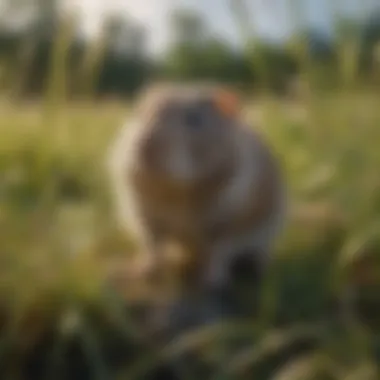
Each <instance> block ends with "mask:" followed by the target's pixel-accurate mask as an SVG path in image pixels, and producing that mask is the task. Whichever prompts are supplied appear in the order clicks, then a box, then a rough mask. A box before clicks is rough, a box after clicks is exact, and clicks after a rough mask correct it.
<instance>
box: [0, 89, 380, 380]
mask: <svg viewBox="0 0 380 380" xmlns="http://www.w3.org/2000/svg"><path fill="white" fill-rule="evenodd" d="M53 111H54V112H52V109H50V108H49V109H47V108H44V107H43V105H41V104H15V103H14V104H12V103H7V102H5V101H4V102H2V104H1V105H0V115H1V117H0V137H1V138H0V172H1V176H0V247H1V256H0V259H1V262H2V264H1V267H0V270H1V282H0V297H1V298H0V299H1V305H2V314H1V317H2V318H1V321H2V323H1V327H2V328H1V331H2V335H1V341H0V371H1V372H0V373H1V376H0V377H1V378H2V379H4V380H5V379H18V378H30V379H31V378H33V379H40V378H48V379H58V378H60V379H61V378H62V379H63V378H68V376H69V375H68V374H70V376H71V377H73V378H78V379H79V378H80V379H86V378H91V379H92V378H93V379H99V380H100V379H111V378H112V379H113V378H115V379H132V378H138V374H139V373H140V372H139V370H141V369H143V370H144V369H145V370H147V371H148V369H149V363H150V362H154V360H151V358H148V359H146V358H145V357H146V356H149V357H150V356H151V353H150V352H148V349H147V348H141V354H142V356H141V360H140V359H139V358H140V356H139V358H136V359H135V356H134V355H137V354H138V353H140V348H133V349H131V347H130V346H128V344H129V342H130V341H132V336H133V334H132V333H133V332H135V330H136V329H135V328H132V329H130V327H131V324H130V323H129V322H128V321H127V318H126V316H125V315H124V314H125V310H124V305H123V303H122V301H121V298H122V297H120V294H117V293H116V292H115V291H112V290H111V289H109V287H107V286H106V284H105V281H104V278H105V276H106V275H107V272H108V268H109V265H108V264H110V265H111V264H112V263H117V267H118V268H119V269H120V262H122V263H123V262H126V259H127V258H128V255H129V254H130V253H131V252H132V246H131V244H130V242H129V241H128V239H127V237H125V236H122V235H121V234H120V232H119V231H118V230H117V228H116V225H115V220H114V216H113V213H112V210H111V208H110V197H109V193H108V188H107V177H106V175H105V172H104V157H105V153H106V149H107V146H108V143H109V141H110V139H111V138H112V137H113V133H114V132H115V130H116V128H118V127H119V126H120V124H121V123H122V122H123V120H124V119H125V118H126V117H127V115H128V107H127V105H125V104H121V103H111V102H110V103H107V104H106V103H104V104H91V103H83V104H79V103H77V104H74V105H72V104H63V103H62V104H61V105H59V106H55V107H54V109H53ZM247 111H248V116H250V117H252V118H254V115H253V114H255V115H256V116H257V115H258V114H259V116H260V120H261V125H260V127H261V128H262V131H263V133H264V134H265V136H266V137H267V139H268V141H269V142H270V144H272V146H273V148H274V149H275V151H276V152H277V154H278V157H279V160H280V161H281V163H282V165H283V168H284V172H285V175H286V178H287V180H288V183H289V192H290V198H291V202H292V203H291V207H290V209H291V215H290V218H289V224H288V227H287V230H286V232H285V233H284V236H283V237H282V239H281V241H279V244H278V250H277V259H276V262H275V264H274V265H273V270H272V272H271V274H270V276H269V278H268V281H267V286H266V287H265V289H264V294H263V305H262V309H261V311H262V314H260V315H261V316H262V317H260V318H258V319H257V320H256V319H252V320H251V321H250V323H249V324H248V327H247V326H246V327H244V328H243V327H242V330H243V331H244V332H243V334H244V335H245V336H246V337H247V336H252V344H251V345H250V347H249V348H248V349H246V351H245V352H243V353H239V355H236V356H234V355H229V356H228V357H227V359H226V357H224V356H223V354H222V353H220V352H216V351H218V350H214V349H213V348H212V347H211V346H210V344H207V343H205V342H204V343H203V345H204V347H203V348H204V350H203V351H204V356H205V358H206V357H207V359H210V358H214V359H215V358H216V359H219V360H221V362H222V363H223V370H221V369H220V368H221V366H217V367H218V368H219V372H218V371H217V372H218V373H215V374H213V377H211V378H215V379H240V378H252V376H253V375H252V374H254V378H255V379H257V380H261V379H276V380H280V379H281V380H285V379H292V380H297V379H300V380H308V379H318V380H319V379H321V380H324V379H339V380H340V379H347V380H348V379H352V380H365V379H378V378H379V373H378V372H377V371H378V368H377V363H378V360H379V354H380V351H379V349H380V345H379V343H380V340H379V338H380V336H378V331H379V330H378V328H379V327H380V324H379V322H380V314H379V313H380V302H378V299H379V300H380V297H379V296H378V295H377V294H376V293H377V292H378V291H379V290H380V272H379V268H380V261H379V249H380V175H379V168H380V150H379V143H380V128H379V125H380V94H378V93H376V92H374V91H371V90H369V89H366V88H364V89H362V88H355V89H351V90H349V91H348V90H345V91H343V90H341V91H336V92H329V93H318V92H311V93H310V94H308V96H305V97H303V101H302V102H298V103H297V104H288V103H286V102H285V101H283V100H278V99H275V98H273V97H269V98H264V97H263V98H260V99H257V100H255V101H254V102H252V105H247ZM251 111H252V112H251ZM253 111H254V112H253ZM130 290H131V289H130V288H129V289H122V293H121V294H124V293H123V292H126V293H127V292H128V291H129V293H131V292H130ZM379 294H380V293H379ZM355 295H356V298H355V297H352V296H355ZM337 299H340V300H342V303H343V304H344V305H343V307H344V308H345V313H344V316H343V317H342V318H341V319H336V318H335V317H334V318H333V315H336V313H335V312H334V309H335V306H336V300H337ZM100 316H101V318H100ZM74 327H76V329H75V328H74ZM74 330H75V331H76V334H77V335H76V336H77V337H78V336H79V340H78V339H77V340H75V342H74V340H73V338H72V336H73V335H70V331H74ZM72 334H74V333H72ZM236 334H239V329H236ZM297 336H301V337H309V338H307V339H306V338H305V339H306V340H309V341H312V342H313V343H312V344H311V345H310V347H308V348H307V347H306V346H307V345H306V346H305V348H304V349H302V350H301V351H302V354H300V355H295V354H294V356H292V355H291V352H292V349H291V347H292V345H293V342H294V340H295V339H298V338H297ZM299 339H301V338H299ZM227 341H228V340H227ZM41 342H42V343H41ZM73 342H74V343H73ZM78 342H79V343H78ZM305 344H306V343H305ZM231 345H232V343H231ZM217 346H218V345H217ZM220 346H221V344H219V349H220ZM227 346H228V345H227ZM223 347H224V346H223ZM179 349H180V348H178V347H177V350H179ZM169 351H170V350H169ZM203 351H202V352H203ZM68 352H69V353H68ZM131 352H133V355H132V354H131ZM276 353H277V354H278V355H277V354H276ZM285 354H286V355H285ZM70 355H71V356H70ZM81 355H82V356H83V357H84V359H83V360H82V361H83V362H79V361H78V360H79V359H78V357H82V356H81ZM123 355H124V356H123ZM128 355H129V356H128ZM276 355H277V356H276ZM126 357H128V358H129V359H126ZM62 358H65V359H64V360H66V362H67V361H70V360H71V359H70V358H76V359H78V360H77V361H75V360H74V359H73V360H74V362H75V364H73V363H72V362H73V360H72V361H71V362H70V363H71V364H70V365H71V367H70V365H69V367H70V368H71V369H66V371H68V372H65V371H64V370H63V368H64V366H63V364H62V363H63V359H62ZM132 358H133V359H132ZM285 358H286V360H285ZM44 360H46V362H45V361H44ZM144 360H145V361H144ZM210 360H211V359H210ZM114 362H121V363H122V364H123V365H122V366H121V368H120V370H119V373H118V375H117V376H116V375H115V376H114V375H113V372H112V375H111V372H110V371H111V370H110V368H111V367H112V366H113V364H112V363H114ZM46 363H47V365H45V364H46ZM85 363H87V364H85ZM144 363H145V364H144ZM60 366H61V367H60ZM65 368H66V367H65ZM73 368H76V369H75V372H70V370H71V371H74V369H73ZM78 368H79V369H78ZM247 368H250V370H251V372H250V374H251V377H250V376H248V375H247V373H246V369H247ZM81 371H82V372H81ZM83 371H84V372H83ZM86 371H87V372H86ZM136 371H137V372H136ZM252 371H253V372H252ZM85 373H91V374H92V375H91V376H90V377H86V376H87V375H85ZM26 374H28V376H29V377H28V376H26ZM133 374H135V375H136V376H135V377H134V376H133ZM23 376H24V377H23ZM33 376H34V377H33ZM65 376H67V377H65ZM76 376H77V377H76ZM88 376H89V375H88ZM162 376H165V375H162ZM140 378H144V379H146V378H148V377H146V376H145V377H144V376H142V377H140ZM163 378H168V377H163ZM188 378H193V377H191V376H188ZM207 378H209V377H207Z"/></svg>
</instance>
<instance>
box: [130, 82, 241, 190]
mask: <svg viewBox="0 0 380 380" xmlns="http://www.w3.org/2000/svg"><path fill="white" fill-rule="evenodd" d="M237 104H238V103H237V101H236V98H235V95H234V94H233V93H231V92H229V91H227V90H223V89H219V88H215V87H201V86H186V85H182V86H181V85H167V86H159V87H157V88H150V89H148V90H147V92H146V93H145V94H144V95H143V96H142V98H141V101H140V102H139V104H138V108H137V115H138V116H137V119H138V124H139V128H141V139H140V141H139V144H140V145H139V162H140V164H142V165H143V167H144V168H145V169H146V170H150V171H151V172H152V173H155V174H157V175H158V174H159V175H160V176H161V177H163V178H164V177H166V178H169V179H170V180H172V181H177V182H183V183H186V182H187V183H192V182H195V181H197V180H201V179H202V178H205V177H207V176H210V175H212V174H213V173H214V172H215V171H218V170H223V169H222V167H223V166H226V165H230V162H231V160H232V159H233V156H234V154H235V151H236V149H235V146H234V132H233V130H234V128H236V126H235V124H236V123H237V120H236V114H237Z"/></svg>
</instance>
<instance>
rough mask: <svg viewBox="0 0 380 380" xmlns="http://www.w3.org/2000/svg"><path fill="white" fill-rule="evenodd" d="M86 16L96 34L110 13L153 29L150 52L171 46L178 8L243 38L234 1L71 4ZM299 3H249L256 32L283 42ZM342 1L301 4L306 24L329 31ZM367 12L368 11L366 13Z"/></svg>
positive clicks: (364, 0)
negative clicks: (333, 13) (231, 8)
mask: <svg viewBox="0 0 380 380" xmlns="http://www.w3.org/2000/svg"><path fill="white" fill-rule="evenodd" d="M67 1H71V3H72V5H74V6H75V7H77V9H78V10H79V11H80V12H81V14H82V15H83V21H84V29H85V30H86V32H87V33H88V34H94V33H96V31H97V30H98V29H99V28H98V27H99V24H100V22H101V19H102V15H104V14H105V12H107V11H110V10H118V11H121V12H126V13H128V14H129V15H130V16H132V17H133V18H135V19H136V20H138V21H140V22H141V23H143V24H144V25H147V26H149V28H150V29H151V31H152V33H151V40H150V41H149V48H150V50H151V51H152V52H153V53H156V52H160V51H162V50H163V49H165V47H166V46H167V45H168V43H170V39H171V37H172V36H171V33H170V30H169V25H168V21H169V17H170V12H171V11H172V10H173V9H175V7H177V6H182V7H186V8H190V9H195V10H197V11H199V12H200V13H201V14H202V15H203V16H204V17H205V18H206V20H207V22H208V23H209V24H210V27H211V28H212V30H213V31H214V32H215V33H217V34H218V35H219V36H221V37H224V38H227V39H228V40H229V41H231V42H232V43H237V42H238V41H239V34H238V31H237V30H236V25H235V22H234V19H233V18H232V15H231V13H230V12H229V9H228V1H230V0H67ZM292 1H293V2H294V1H297V0H246V3H247V4H249V13H250V15H249V16H250V19H251V21H252V24H253V25H254V28H255V29H254V30H255V31H256V32H257V33H259V34H260V35H263V36H265V37H268V38H271V39H279V38H282V37H284V36H287V35H288V34H289V33H291V31H292V30H293V27H294V15H293V16H292V13H290V12H289V7H287V4H289V2H292ZM334 2H335V3H336V4H338V3H339V0H298V3H302V4H303V14H304V17H303V22H305V23H307V24H308V25H311V26H316V27H319V28H322V29H325V30H328V29H329V27H330V26H331V15H330V5H331V4H332V3H334ZM375 3H376V0H340V4H341V6H340V8H341V10H342V11H343V12H345V13H346V14H349V15H351V14H358V13H360V12H362V13H365V9H367V10H368V9H371V8H373V6H374V4H375ZM363 10H364V11H363Z"/></svg>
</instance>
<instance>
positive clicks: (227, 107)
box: [214, 89, 241, 117]
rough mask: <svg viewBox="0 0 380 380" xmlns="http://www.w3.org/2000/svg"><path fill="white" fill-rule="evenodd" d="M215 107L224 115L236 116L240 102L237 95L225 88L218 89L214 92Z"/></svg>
mask: <svg viewBox="0 0 380 380" xmlns="http://www.w3.org/2000/svg"><path fill="white" fill-rule="evenodd" d="M214 101H215V105H216V107H217V109H218V110H219V111H220V112H221V113H222V114H223V115H225V116H229V117H233V116H236V115H237V114H238V113H239V111H240V106H241V102H240V99H239V96H238V95H237V94H236V93H235V92H233V91H231V90H225V89H218V90H217V91H216V92H215V94H214Z"/></svg>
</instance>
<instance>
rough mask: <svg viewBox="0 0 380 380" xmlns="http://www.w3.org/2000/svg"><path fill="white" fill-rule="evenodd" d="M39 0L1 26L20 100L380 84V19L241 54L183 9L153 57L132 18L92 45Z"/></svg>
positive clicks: (113, 22)
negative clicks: (170, 38)
mask: <svg viewBox="0 0 380 380" xmlns="http://www.w3.org/2000/svg"><path fill="white" fill-rule="evenodd" d="M36 1H37V0H36ZM38 1H39V3H38V4H39V8H37V9H39V11H37V12H36V13H35V15H34V18H31V19H30V20H29V22H25V23H24V25H21V27H20V26H19V27H18V28H15V27H14V26H12V24H11V23H9V24H7V23H6V22H4V21H7V20H6V18H5V20H4V18H3V20H0V86H1V87H0V89H2V90H12V91H14V92H15V93H16V94H17V95H20V96H39V95H41V94H42V93H44V91H47V90H48V89H49V88H50V87H51V86H52V83H53V85H54V86H56V85H57V83H59V84H60V85H61V86H64V89H65V91H66V93H68V94H69V95H70V96H72V97H76V96H78V97H79V96H87V95H90V94H91V96H97V97H104V96H115V97H129V96H132V95H133V94H134V93H135V92H136V91H137V90H139V89H140V87H141V86H143V85H144V84H145V83H146V82H148V81H150V80H152V79H155V78H168V79H176V80H181V81H187V80H189V81H190V80H203V79H208V80H217V81H220V82H225V83H229V84H234V85H239V86H241V87H242V88H247V89H250V88H252V87H253V86H260V85H265V86H267V88H269V89H272V90H275V91H279V92H281V91H284V90H286V88H287V85H288V83H289V81H291V79H292V78H294V77H295V76H296V75H297V74H298V73H300V72H302V73H305V72H306V73H308V72H312V73H313V74H316V75H313V77H314V78H317V79H316V81H317V82H318V84H320V85H322V84H325V85H331V84H333V83H334V81H336V79H337V78H338V77H339V75H341V71H342V67H348V69H346V71H347V70H348V71H349V70H351V72H353V71H354V72H355V75H360V76H362V77H363V79H365V78H366V79H369V80H370V81H371V82H372V83H374V81H373V77H374V75H377V74H376V73H377V72H378V71H379V70H378V68H377V67H379V68H380V13H373V14H372V15H371V16H370V17H369V18H368V19H367V20H366V21H365V22H364V23H363V22H362V23H360V24H359V23H355V22H353V21H352V20H342V21H341V22H340V23H339V25H337V27H336V28H335V33H334V34H333V35H328V34H326V33H324V32H323V31H321V30H315V29H310V30H299V31H298V33H296V34H295V35H294V36H291V37H290V38H289V39H288V40H287V41H285V42H284V43H282V44H274V43H269V42H267V41H264V40H256V39H255V40H254V39H253V38H252V39H251V38H250V36H248V37H247V39H246V41H244V42H245V44H244V47H243V48H241V49H238V48H236V47H233V46H231V45H230V44H229V43H228V42H226V41H224V40H222V39H219V38H217V37H215V35H213V33H212V32H211V31H210V29H209V28H208V25H207V22H206V21H205V20H204V19H202V18H201V17H200V15H199V14H196V13H192V12H189V11H185V10H182V11H181V10H178V11H177V12H176V13H174V14H173V17H172V31H173V35H175V36H176V38H175V40H174V42H173V43H172V44H171V46H170V47H169V49H168V51H167V53H166V54H165V55H164V56H163V57H162V58H160V59H154V58H152V57H151V56H150V55H149V54H148V53H147V40H148V38H149V33H148V31H147V30H146V29H145V28H144V27H143V26H142V25H139V24H137V23H136V22H135V21H133V20H132V19H129V18H128V17H126V16H123V15H120V14H113V15H110V16H109V17H108V18H106V19H105V20H104V24H103V27H102V30H101V33H100V35H99V37H98V38H96V39H86V38H84V37H83V36H82V35H81V33H80V32H79V28H78V26H80V25H79V22H78V19H76V18H75V17H72V18H70V19H67V18H66V19H65V21H64V22H63V21H62V17H60V13H59V11H58V8H57V7H56V6H55V5H54V2H53V1H51V0H38ZM47 4H48V5H49V6H47ZM343 71H344V70H343ZM338 74H339V75H338Z"/></svg>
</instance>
